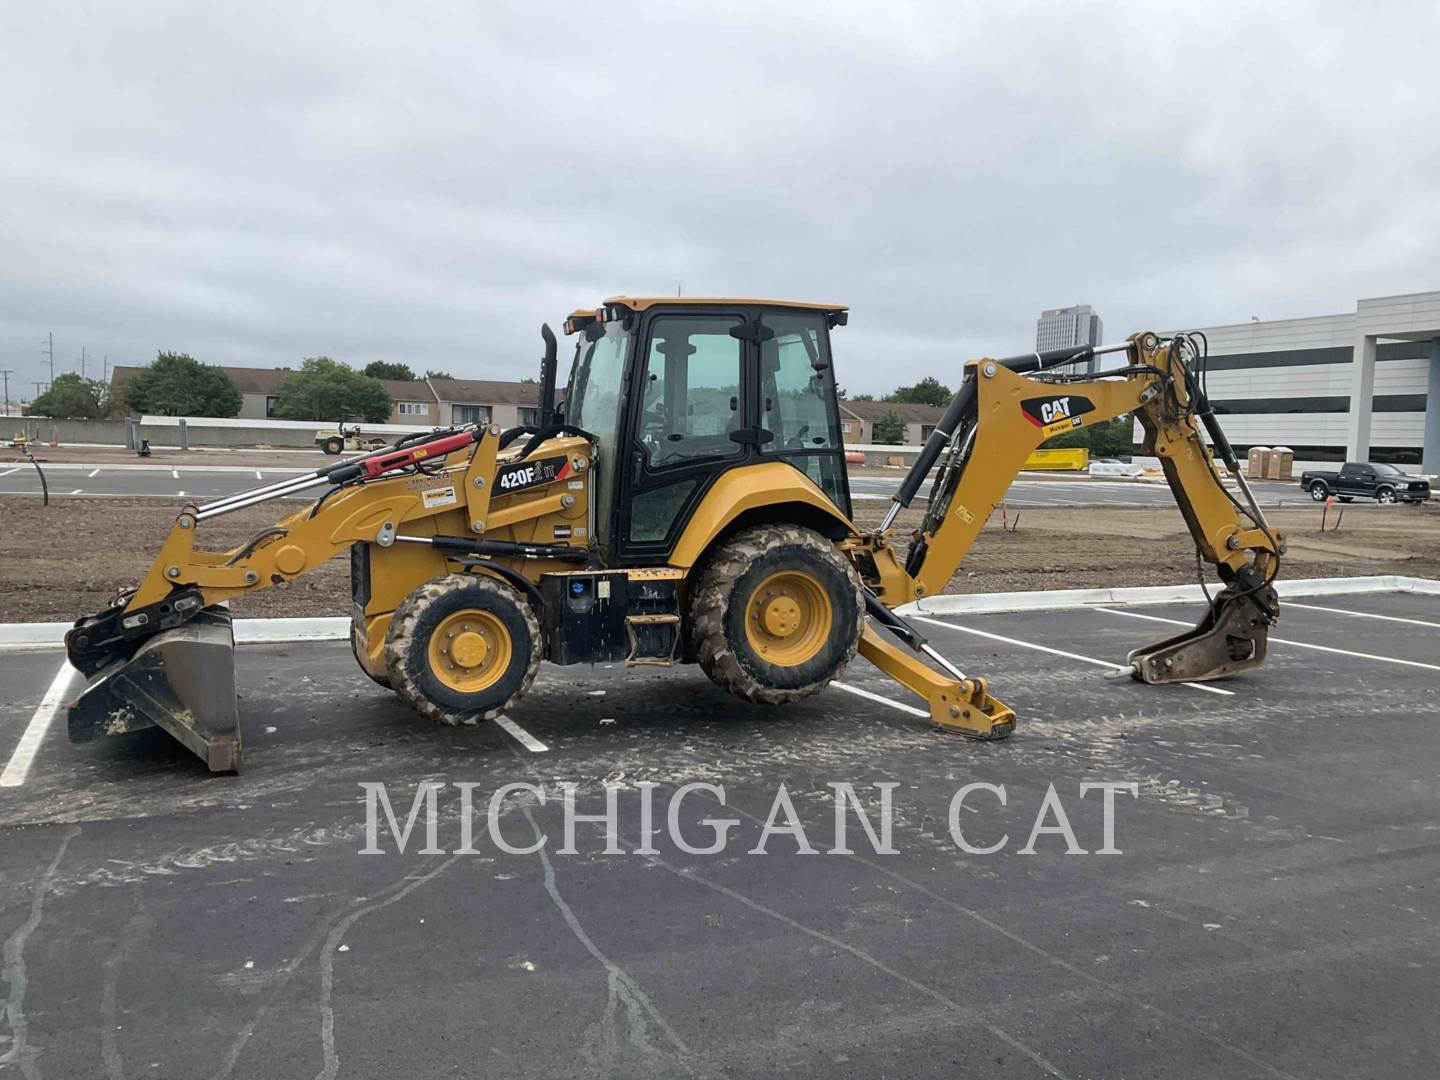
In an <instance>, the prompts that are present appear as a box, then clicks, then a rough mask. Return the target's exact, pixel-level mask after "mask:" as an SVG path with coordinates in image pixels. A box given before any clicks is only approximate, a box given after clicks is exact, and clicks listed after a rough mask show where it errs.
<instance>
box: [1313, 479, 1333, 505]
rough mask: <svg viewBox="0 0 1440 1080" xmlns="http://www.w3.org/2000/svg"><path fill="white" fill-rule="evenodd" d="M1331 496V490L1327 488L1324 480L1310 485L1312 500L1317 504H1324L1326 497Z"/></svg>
mask: <svg viewBox="0 0 1440 1080" xmlns="http://www.w3.org/2000/svg"><path fill="white" fill-rule="evenodd" d="M1329 494H1330V489H1329V488H1328V487H1327V486H1326V484H1325V481H1324V480H1316V481H1315V482H1314V483H1313V484H1311V485H1310V498H1312V499H1314V500H1315V501H1316V502H1324V501H1325V497H1326V496H1327V495H1329Z"/></svg>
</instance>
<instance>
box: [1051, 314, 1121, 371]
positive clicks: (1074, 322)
mask: <svg viewBox="0 0 1440 1080" xmlns="http://www.w3.org/2000/svg"><path fill="white" fill-rule="evenodd" d="M1104 329H1105V324H1104V323H1102V322H1101V321H1100V316H1099V315H1096V314H1095V309H1094V308H1092V307H1091V306H1090V305H1089V304H1076V305H1075V306H1074V307H1065V308H1052V309H1050V310H1049V311H1042V312H1041V313H1040V318H1039V319H1038V320H1036V322H1035V350H1036V351H1037V352H1045V351H1046V350H1047V349H1070V348H1075V347H1077V346H1080V345H1099V344H1100V335H1101V334H1102V333H1103V332H1104ZM1099 363H1100V361H1099V360H1098V359H1096V360H1091V361H1090V362H1089V363H1088V364H1087V365H1086V370H1087V371H1090V372H1092V373H1093V372H1095V371H1097V370H1098V369H1099Z"/></svg>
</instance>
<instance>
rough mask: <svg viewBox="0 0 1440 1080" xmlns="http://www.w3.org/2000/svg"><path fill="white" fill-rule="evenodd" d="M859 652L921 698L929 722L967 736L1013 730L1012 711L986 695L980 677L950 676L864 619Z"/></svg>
mask: <svg viewBox="0 0 1440 1080" xmlns="http://www.w3.org/2000/svg"><path fill="white" fill-rule="evenodd" d="M860 655H861V656H863V657H865V659H866V660H869V661H870V662H871V663H872V664H874V665H875V666H876V667H878V668H879V669H880V670H881V671H883V672H884V673H885V674H886V675H889V676H890V677H891V678H892V679H894V680H895V681H896V682H898V683H900V684H901V685H902V686H904V687H906V688H908V689H910V690H912V691H914V692H915V693H917V694H919V695H920V696H921V697H922V698H924V699H925V702H926V704H927V705H928V706H929V707H930V722H931V723H932V724H934V725H935V726H936V727H938V728H943V729H944V730H945V731H954V732H957V733H958V734H961V735H965V736H967V737H969V738H971V739H1003V738H1006V737H1007V736H1008V735H1010V733H1011V732H1013V731H1014V730H1015V713H1014V711H1013V710H1012V709H1011V708H1010V707H1009V706H1008V705H1005V704H1004V703H1003V702H1000V701H998V700H997V699H995V698H993V697H991V696H990V692H989V687H988V685H987V684H986V682H985V680H984V679H952V678H949V677H947V676H945V675H942V674H940V673H939V672H938V671H936V670H935V669H934V668H931V667H929V666H928V665H927V664H925V663H923V662H921V660H920V658H919V657H917V656H916V655H915V654H913V653H909V652H906V651H905V650H903V649H901V648H899V647H898V646H896V645H894V644H892V643H891V642H889V641H886V640H885V639H884V638H883V637H881V636H880V634H879V633H878V632H877V631H876V629H875V627H874V626H872V625H870V624H869V623H868V622H867V623H866V624H865V632H864V633H863V634H861V635H860Z"/></svg>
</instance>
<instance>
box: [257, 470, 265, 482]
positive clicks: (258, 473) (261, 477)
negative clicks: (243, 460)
mask: <svg viewBox="0 0 1440 1080" xmlns="http://www.w3.org/2000/svg"><path fill="white" fill-rule="evenodd" d="M255 479H256V480H264V479H265V477H263V476H261V475H260V470H259V469H256V470H255Z"/></svg>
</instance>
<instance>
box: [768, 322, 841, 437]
mask: <svg viewBox="0 0 1440 1080" xmlns="http://www.w3.org/2000/svg"><path fill="white" fill-rule="evenodd" d="M765 325H766V327H768V328H769V329H770V330H772V331H774V337H771V338H769V339H768V340H766V341H764V342H762V343H761V345H760V394H761V398H762V400H761V403H760V404H761V412H760V426H761V427H763V428H765V429H766V430H767V431H769V432H770V433H771V434H772V435H773V436H774V438H773V439H771V440H770V441H769V442H768V443H766V444H765V447H764V449H765V451H766V452H767V453H777V452H784V451H795V450H809V451H815V450H834V449H836V448H837V447H839V445H840V433H839V431H838V430H837V426H838V425H837V423H836V418H835V416H834V411H833V410H832V408H831V395H830V391H829V379H830V378H831V375H830V355H829V346H828V344H827V341H826V334H825V324H824V322H823V321H822V320H821V318H820V316H817V315H785V314H779V315H772V314H767V315H766V316H765Z"/></svg>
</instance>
